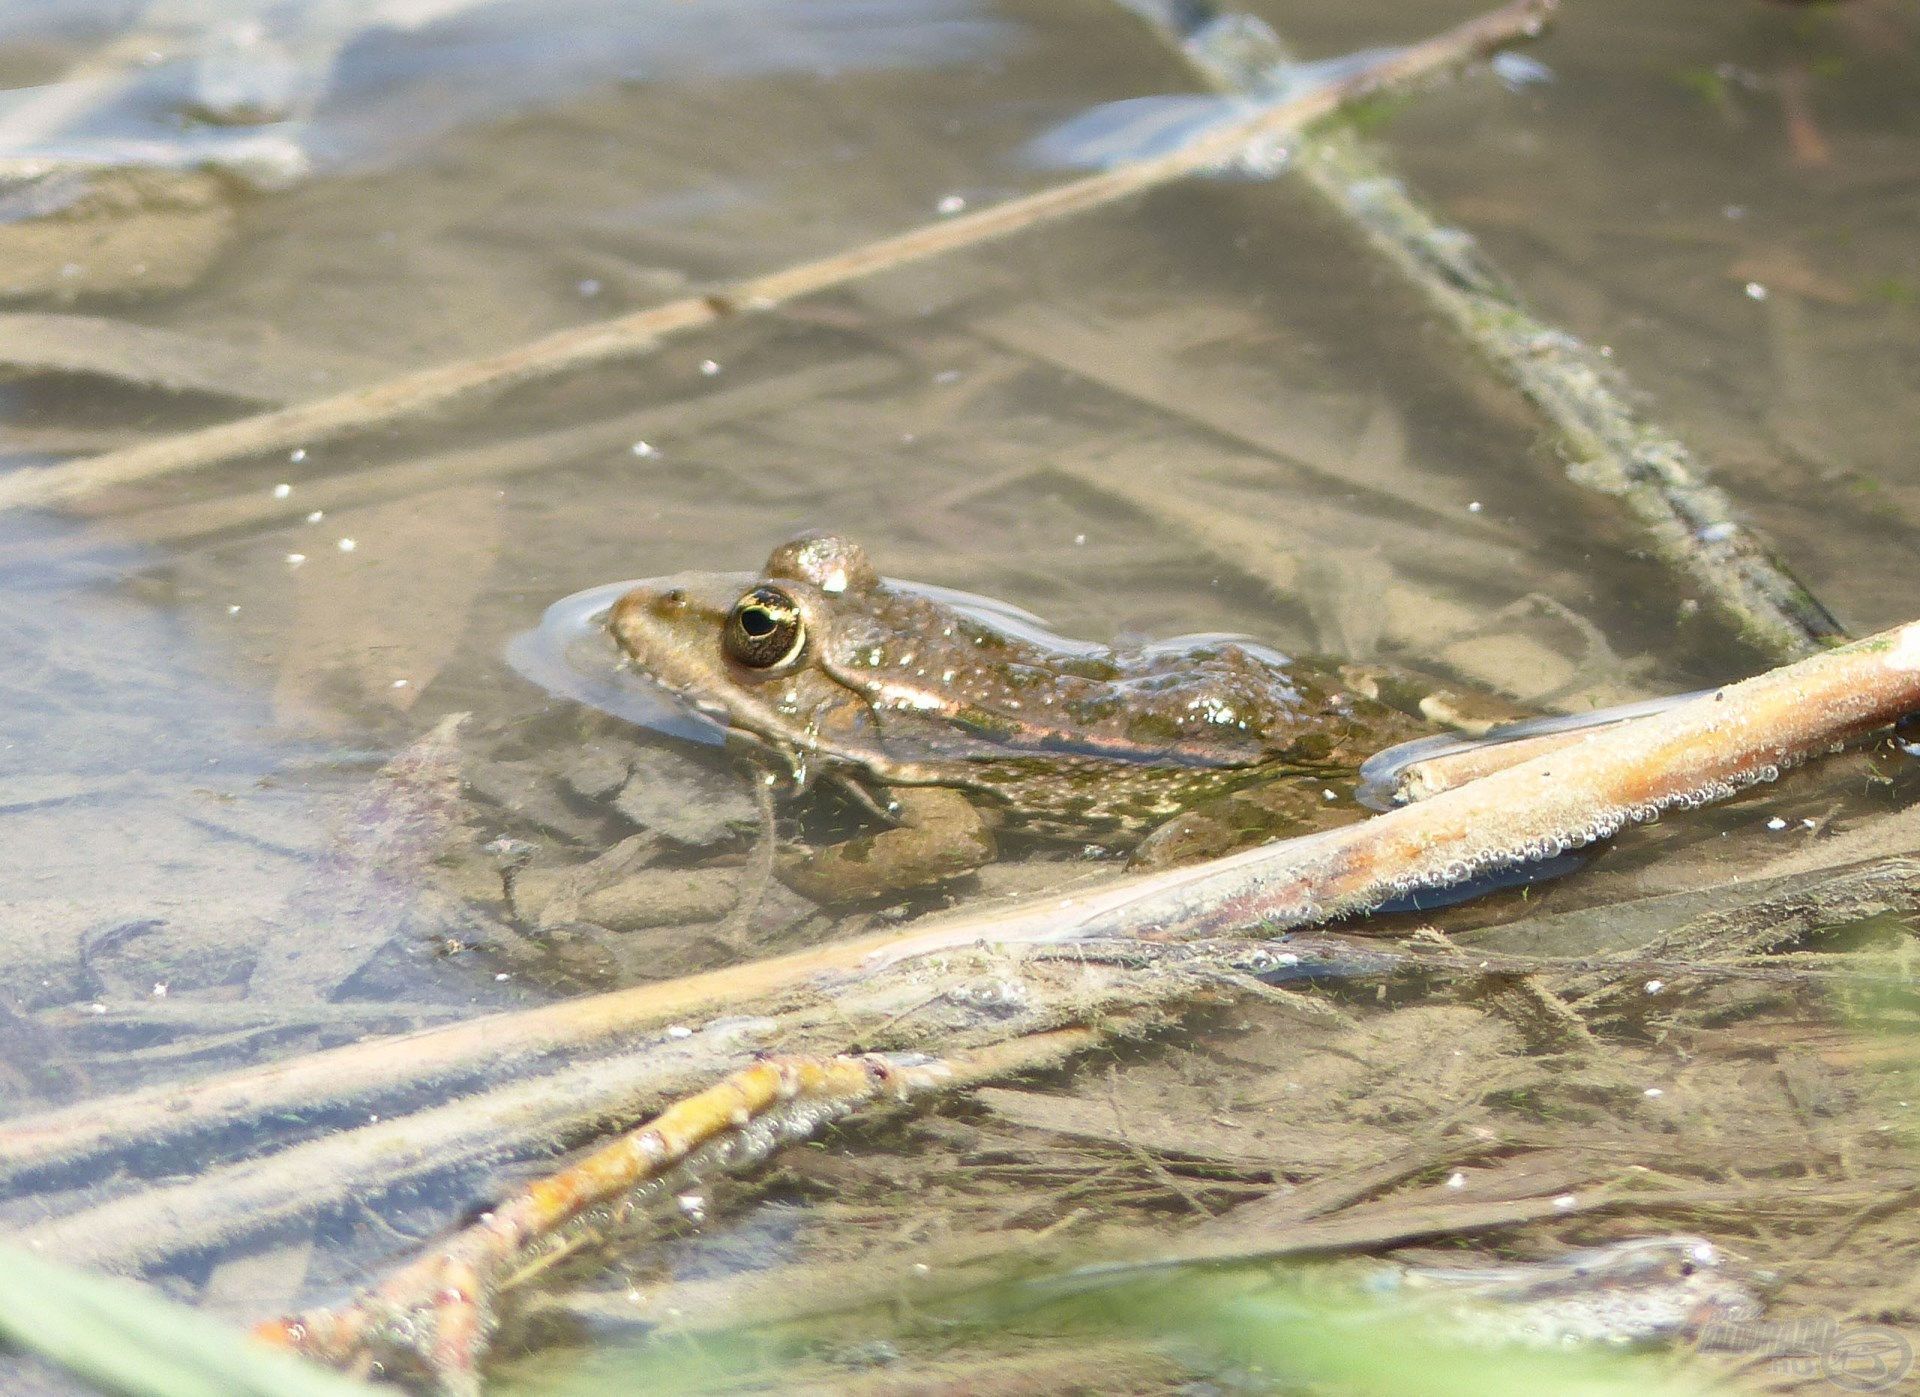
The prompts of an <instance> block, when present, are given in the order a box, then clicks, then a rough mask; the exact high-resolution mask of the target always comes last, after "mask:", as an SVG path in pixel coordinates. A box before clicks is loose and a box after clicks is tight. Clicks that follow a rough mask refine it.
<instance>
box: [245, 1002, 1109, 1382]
mask: <svg viewBox="0 0 1920 1397" xmlns="http://www.w3.org/2000/svg"><path fill="white" fill-rule="evenodd" d="M1098 1040H1099V1035H1098V1034H1097V1033H1096V1032H1095V1031H1094V1030H1092V1029H1086V1028H1073V1029H1064V1030H1060V1031H1058V1032H1053V1033H1044V1034H1038V1035H1035V1036H1034V1037H1031V1038H1024V1039H1018V1040H1015V1041H1013V1042H1010V1043H1004V1044H999V1045H996V1046H994V1047H991V1048H987V1049H984V1050H981V1051H977V1052H973V1053H966V1054H959V1055H955V1056H953V1057H947V1058H918V1057H903V1056H900V1055H898V1054H884V1053H861V1054H838V1055H834V1056H831V1057H806V1056H788V1057H777V1058H768V1059H765V1060H763V1061H760V1062H756V1063H754V1064H752V1065H751V1066H749V1067H745V1068H742V1069H741V1070H739V1071H737V1072H734V1073H732V1074H731V1075H729V1076H728V1077H727V1078H726V1079H725V1080H723V1081H721V1082H719V1083H718V1084H716V1085H714V1086H711V1087H708V1088H707V1089H706V1090H704V1091H701V1092H697V1093H695V1094H694V1095H692V1096H689V1097H686V1098H684V1099H682V1100H680V1101H678V1102H675V1103H674V1104H673V1105H672V1106H669V1107H668V1108H667V1109H666V1110H665V1111H662V1112H661V1113H660V1114H659V1115H657V1116H655V1117H654V1118H653V1119H652V1120H651V1121H649V1122H647V1124H646V1125H644V1126H642V1127H641V1128H639V1129H637V1130H634V1131H632V1132H630V1133H628V1134H626V1135H623V1136H621V1137H620V1138H619V1139H617V1140H615V1141H613V1142H612V1143H610V1144H607V1145H603V1146H601V1147H600V1148H599V1149H597V1150H595V1151H594V1152H593V1153H592V1154H589V1155H588V1156H586V1158H584V1159H581V1160H579V1161H577V1162H576V1163H574V1164H572V1165H569V1166H568V1167H567V1168H565V1169H562V1170H560V1171H559V1172H557V1173H554V1174H551V1175H548V1176H547V1177H546V1178H544V1179H540V1180H538V1181H537V1182H535V1183H532V1184H529V1185H527V1186H526V1187H525V1188H522V1189H520V1190H519V1191H518V1192H516V1193H515V1194H513V1195H512V1196H511V1197H510V1198H508V1199H506V1200H504V1201H503V1202H500V1203H498V1204H496V1205H495V1206H493V1207H492V1208H490V1209H489V1210H488V1211H487V1212H486V1213H485V1214H484V1215H482V1216H481V1217H480V1219H479V1220H478V1221H476V1222H474V1223H473V1224H472V1225H471V1226H469V1227H466V1228H464V1229H462V1230H461V1231H460V1232H458V1233H456V1234H454V1236H452V1237H451V1238H449V1239H448V1240H447V1241H445V1242H443V1243H441V1244H440V1245H439V1246H436V1247H434V1248H433V1249H431V1250H430V1251H428V1252H427V1253H426V1254H425V1255H424V1256H422V1257H420V1258H418V1259H417V1260H415V1261H413V1262H412V1263H410V1264H409V1265H407V1266H404V1267H402V1268H401V1269H400V1270H398V1271H396V1272H395V1273H394V1274H393V1275H392V1276H390V1277H389V1278H388V1279H387V1280H385V1281H384V1282H382V1283H381V1284H380V1285H378V1286H376V1287H374V1288H373V1289H371V1290H369V1291H368V1292H367V1293H365V1294H364V1295H362V1296H360V1297H359V1298H358V1299H356V1300H354V1301H352V1302H351V1303H349V1304H346V1305H343V1306H340V1307H338V1308H335V1309H323V1310H312V1311H308V1312H306V1313H304V1314H300V1315H293V1316H289V1317H287V1318H285V1319H280V1320H274V1321H271V1322H268V1323H266V1324H262V1325H261V1326H260V1327H259V1328H258V1329H257V1330H256V1331H255V1334H256V1336H257V1337H259V1338H263V1339H266V1340H269V1341H270V1342H274V1343H277V1344H281V1345H283V1346H285V1347H288V1348H293V1349H296V1350H298V1351H300V1352H302V1353H304V1354H306V1355H308V1356H309V1357H314V1358H320V1359H324V1360H326V1361H327V1362H330V1363H334V1364H336V1365H339V1366H342V1367H351V1366H355V1365H357V1364H361V1363H364V1362H367V1361H369V1360H373V1361H380V1360H386V1359H390V1358H391V1357H393V1356H395V1355H396V1354H397V1355H399V1356H402V1357H407V1358H412V1359H415V1360H417V1361H420V1362H423V1363H424V1364H425V1365H426V1367H427V1369H428V1371H429V1372H430V1373H431V1375H432V1376H433V1378H434V1379H435V1381H436V1382H437V1383H438V1385H439V1386H440V1388H441V1390H442V1391H445V1392H448V1393H453V1394H462V1395H464V1394H469V1393H476V1392H478V1391H479V1385H478V1384H479V1377H478V1370H479V1364H480V1361H481V1359H482V1358H483V1357H484V1356H485V1354H486V1350H487V1347H488V1344H489V1343H490V1341H491V1339H492V1336H493V1332H494V1330H495V1328H496V1327H497V1325H498V1315H497V1312H496V1301H497V1299H498V1297H499V1294H500V1291H501V1290H502V1288H503V1287H504V1286H505V1285H506V1284H508V1283H509V1282H510V1281H511V1280H512V1279H513V1278H514V1276H515V1274H516V1273H522V1274H524V1273H526V1272H529V1271H533V1270H538V1269H543V1268H544V1267H546V1266H548V1265H550V1264H552V1262H553V1261H554V1260H555V1259H556V1258H557V1257H559V1256H561V1255H564V1254H565V1253H566V1252H567V1251H568V1250H570V1249H571V1248H572V1247H573V1246H575V1245H577V1244H578V1242H579V1241H580V1240H581V1239H582V1237H583V1234H589V1233H591V1232H592V1231H594V1230H597V1229H598V1228H600V1227H604V1226H617V1225H619V1224H620V1223H622V1222H624V1221H626V1220H627V1219H628V1218H630V1217H631V1216H632V1215H633V1213H634V1212H635V1211H636V1210H637V1209H638V1208H640V1207H641V1206H642V1205H644V1204H646V1203H648V1202H650V1201H653V1200H654V1199H656V1198H657V1197H658V1196H659V1195H660V1194H662V1193H663V1192H665V1191H666V1188H667V1187H668V1186H669V1185H671V1184H672V1183H673V1182H674V1181H676V1180H686V1181H689V1182H691V1181H693V1180H695V1179H698V1178H699V1177H700V1176H701V1175H702V1174H703V1173H704V1172H707V1171H710V1170H720V1171H728V1172H732V1171H737V1170H740V1169H742V1168H746V1167H750V1166H752V1165H754V1164H757V1163H758V1162H760V1161H761V1160H763V1159H765V1158H766V1157H767V1156H768V1155H770V1154H771V1153H772V1152H773V1151H775V1150H776V1149H778V1148H780V1147H781V1146H782V1145H785V1144H788V1143H790V1142H793V1141H797V1140H804V1139H809V1138H811V1137H813V1136H814V1135H816V1134H817V1133H818V1132H819V1131H821V1130H822V1129H824V1128H825V1127H826V1126H827V1125H829V1124H831V1123H833V1122H834V1121H837V1120H841V1119H843V1118H845V1117H847V1116H849V1115H851V1114H853V1113H854V1112H855V1111H858V1110H859V1109H861V1108H862V1107H864V1106H867V1105H869V1104H871V1103H873V1102H876V1101H893V1102H904V1101H906V1100H908V1099H909V1098H911V1097H914V1096H919V1095H924V1094H926V1093H928V1092H932V1091H940V1090H950V1089H952V1088H955V1087H959V1086H964V1085H967V1084H970V1083H972V1082H977V1081H981V1080H984V1079H986V1078H989V1077H1004V1076H1008V1075H1011V1074H1014V1073H1017V1072H1021V1071H1026V1070H1030V1069H1032V1068H1034V1067H1038V1066H1043V1065H1047V1064H1050V1063H1053V1062H1057V1061H1059V1060H1060V1059H1062V1058H1064V1057H1067V1056H1069V1055H1071V1054H1073V1053H1076V1052H1079V1051H1080V1050H1082V1049H1083V1048H1085V1047H1088V1046H1089V1045H1091V1044H1092V1043H1094V1042H1097V1041H1098Z"/></svg>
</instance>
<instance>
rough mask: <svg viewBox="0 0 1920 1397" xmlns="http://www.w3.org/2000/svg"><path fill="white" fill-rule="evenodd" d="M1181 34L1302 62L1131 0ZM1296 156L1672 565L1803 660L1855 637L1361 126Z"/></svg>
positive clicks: (1210, 77) (1228, 19) (1263, 63)
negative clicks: (1363, 135) (1405, 179)
mask: <svg viewBox="0 0 1920 1397" xmlns="http://www.w3.org/2000/svg"><path fill="white" fill-rule="evenodd" d="M1120 3H1122V4H1124V5H1125V6H1126V7H1127V8H1128V9H1130V10H1132V11H1134V12H1135V13H1137V14H1139V15H1140V16H1142V17H1143V18H1145V19H1146V20H1147V21H1148V22H1149V23H1150V24H1152V25H1153V26H1154V27H1155V28H1156V29H1158V30H1159V31H1160V32H1161V33H1163V34H1165V35H1167V36H1168V37H1169V38H1171V39H1173V40H1174V41H1175V42H1177V43H1178V45H1179V47H1180V50H1181V52H1182V53H1183V54H1185V55H1186V57H1187V59H1188V61H1189V62H1191V63H1192V64H1193V66H1194V67H1195V68H1196V69H1197V70H1198V71H1199V72H1200V74H1201V75H1202V76H1203V77H1204V78H1205V79H1206V80H1207V82H1208V83H1210V84H1211V85H1212V86H1213V87H1214V88H1215V89H1216V90H1218V91H1222V92H1228V93H1232V94H1235V95H1237V96H1241V97H1247V98H1251V99H1253V100H1256V101H1264V100H1271V99H1272V98H1273V97H1274V96H1275V95H1276V94H1277V93H1281V92H1285V91H1287V90H1288V86H1289V83H1290V82H1292V81H1297V80H1298V79H1297V74H1298V72H1299V69H1298V67H1297V65H1296V64H1295V61H1294V57H1293V55H1292V54H1291V53H1289V52H1288V51H1287V48H1286V46H1285V45H1284V44H1283V43H1281V41H1280V39H1279V37H1278V36H1277V35H1275V34H1274V32H1273V31H1272V30H1271V29H1270V28H1268V27H1267V26H1266V25H1265V24H1264V23H1263V22H1261V21H1260V20H1258V19H1255V18H1253V17H1252V16H1250V15H1244V14H1239V13H1235V12H1233V11H1230V10H1223V9H1216V8H1215V7H1214V6H1212V5H1211V4H1209V3H1206V0H1120ZM1293 168H1295V169H1296V170H1298V171H1299V172H1300V174H1301V176H1302V178H1303V179H1304V180H1305V182H1306V184H1307V187H1308V188H1310V189H1311V190H1313V191H1314V192H1315V193H1316V194H1318V195H1319V196H1320V197H1321V198H1322V199H1324V200H1325V201H1326V202H1327V203H1328V204H1329V205H1331V206H1332V207H1333V208H1334V209H1335V210H1336V211H1337V212H1338V213H1339V214H1341V215H1342V216H1343V217H1344V218H1346V219H1347V220H1349V221H1350V222H1352V223H1353V224H1354V225H1355V226H1357V227H1358V228H1359V229H1360V230H1361V231H1362V232H1363V233H1364V234H1365V235H1366V238H1367V241H1368V242H1369V243H1370V244H1371V245H1372V246H1373V247H1374V249H1375V250H1376V251H1378V252H1379V253H1380V254H1381V255H1382V256H1383V257H1384V259H1385V260H1386V261H1387V262H1389V263H1390V264H1392V265H1393V266H1394V267H1395V268H1397V269H1398V270H1399V271H1400V273H1401V274H1402V275H1403V276H1405V277H1406V279H1407V280H1408V281H1409V282H1410V283H1411V284H1412V285H1413V286H1414V287H1415V289H1417V290H1418V291H1419V292H1420V294H1421V295H1422V296H1423V297H1425V299H1426V301H1427V303H1428V304H1429V305H1430V306H1431V307H1433V309H1434V310H1435V311H1437V312H1438V313H1439V314H1440V315H1441V317H1442V318H1443V319H1445V320H1446V321H1447V322H1448V323H1449V324H1450V325H1452V326H1453V328H1454V329H1455V330H1456V331H1457V332H1458V333H1459V334H1460V335H1461V337H1462V338H1464V339H1466V340H1467V341H1468V342H1469V343H1470V344H1472V345H1473V346H1474V347H1475V348H1476V349H1478V350H1479V351H1480V352H1481V354H1483V355H1484V356H1485V357H1486V358H1487V360H1488V361H1489V362H1490V363H1491V364H1492V365H1493V366H1494V367H1495V368H1496V369H1498V370H1499V371H1500V373H1501V374H1502V375H1504V376H1505V377H1506V378H1507V379H1508V381H1509V382H1511V383H1512V384H1513V385H1514V386H1515V387H1517V388H1518V389H1519V390H1520V391H1521V392H1522V393H1524V394H1526V396H1527V397H1528V398H1529V399H1530V400H1532V402H1533V403H1534V405H1535V406H1536V407H1538V408H1539V409H1540V411H1541V412H1542V413H1543V414H1544V415H1545V416H1546V418H1547V420H1548V421H1550V422H1551V423H1552V424H1553V426H1554V428H1555V430H1556V431H1557V432H1558V433H1559V435H1560V437H1561V439H1562V441H1563V442H1564V444H1565V446H1566V448H1567V449H1568V450H1569V452H1571V454H1572V455H1573V458H1574V464H1573V466H1572V468H1571V470H1570V471H1569V474H1570V475H1571V476H1572V478H1573V479H1574V480H1575V481H1576V482H1577V483H1579V484H1582V485H1585V486H1588V487H1589V488H1591V489H1595V490H1600V491H1603V492H1605V493H1607V494H1610V495H1615V496H1617V497H1619V498H1620V499H1621V500H1622V501H1623V502H1624V503H1625V504H1626V506H1627V508H1628V509H1629V510H1630V511H1631V512H1632V513H1633V515H1634V517H1635V518H1636V519H1638V520H1639V521H1640V524H1641V526H1642V527H1643V528H1645V529H1646V530H1647V532H1648V533H1649V534H1650V535H1651V536H1652V539H1653V544H1654V548H1655V550H1656V551H1657V552H1658V553H1659V555H1660V556H1661V558H1663V559H1664V560H1665V561H1666V563H1667V564H1668V566H1670V567H1672V568H1673V569H1674V570H1675V571H1677V572H1679V573H1681V574H1682V575H1684V576H1686V577H1689V578H1691V579H1692V580H1693V582H1694V583H1695V584H1696V585H1697V586H1699V587H1700V588H1701V589H1702V591H1703V592H1704V593H1705V594H1706V596H1707V598H1708V599H1709V600H1710V601H1711V602H1712V604H1713V605H1714V606H1715V607H1716V608H1717V609H1718V610H1719V611H1720V613H1721V614H1722V615H1723V616H1724V617H1725V618H1726V619H1727V620H1729V621H1730V622H1732V623H1733V625H1734V626H1735V627H1736V628H1737V629H1738V630H1739V632H1740V634H1741V635H1742V636H1743V637H1744V638H1745V639H1746V640H1747V642H1748V643H1749V644H1751V645H1753V646H1754V647H1755V648H1757V649H1758V650H1760V651H1761V652H1762V653H1764V654H1767V655H1771V656H1772V657H1774V658H1775V659H1780V660H1786V659H1793V658H1795V657H1797V656H1800V655H1805V654H1808V653H1810V652H1812V651H1813V650H1816V649H1818V648H1820V647H1821V646H1823V645H1827V644H1830V643H1832V642H1833V641H1835V640H1837V639H1839V638H1841V637H1842V636H1844V634H1845V632H1844V630H1843V629H1842V628H1841V626H1840V623H1839V622H1838V621H1836V620H1835V619H1834V617H1833V615H1832V613H1830V612H1829V611H1828V610H1827V609H1826V607H1824V606H1823V605H1821V603H1820V602H1819V600H1818V599H1817V598H1815V597H1814V596H1813V594H1812V593H1811V592H1809V591H1808V590H1807V588H1806V586H1805V585H1804V584H1803V583H1801V582H1800V581H1799V579H1798V578H1796V577H1794V576H1793V574H1792V572H1791V571H1789V570H1788V568H1787V566H1786V565H1785V564H1784V563H1782V562H1781V561H1780V559H1779V558H1777V557H1775V556H1774V554H1773V552H1772V550H1771V549H1770V548H1768V546H1767V544H1766V543H1765V542H1764V541H1763V540H1761V539H1760V538H1759V537H1758V536H1757V535H1756V534H1754V533H1753V531H1752V530H1750V529H1748V528H1747V527H1746V526H1745V525H1744V524H1742V523H1740V522H1739V521H1738V519H1737V518H1736V514H1735V510H1734V507H1733V502H1732V501H1731V500H1729V499H1728V498H1727V496H1726V495H1725V493H1724V492H1722V491H1721V490H1719V489H1717V488H1715V487H1714V486H1711V485H1708V484H1706V483H1705V482H1704V481H1703V480H1702V479H1701V475H1700V467H1699V462H1698V460H1697V459H1696V458H1695V457H1694V455H1693V453H1692V452H1691V451H1689V450H1688V449H1687V447H1686V445H1685V444H1684V443H1683V442H1681V441H1680V439H1679V438H1678V437H1676V436H1675V435H1674V434H1673V433H1671V432H1669V431H1668V430H1666V429H1665V428H1664V427H1662V426H1660V425H1659V424H1658V423H1655V422H1651V421H1649V420H1647V419H1646V417H1645V416H1643V415H1642V414H1641V413H1640V411H1639V410H1638V409H1636V408H1635V407H1634V406H1633V404H1632V401H1631V396H1632V395H1631V393H1630V391H1629V390H1628V389H1627V387H1626V385H1625V384H1624V382H1623V381H1622V379H1621V377H1620V374H1619V371H1618V370H1617V368H1615V366H1614V365H1613V364H1612V363H1610V362H1609V361H1608V360H1607V359H1605V358H1603V357H1602V356H1601V355H1600V354H1598V353H1596V352H1595V351H1594V350H1593V349H1592V348H1591V347H1589V346H1588V345H1587V344H1585V343H1583V342H1582V341H1581V340H1580V339H1578V338H1577V337H1576V336H1574V335H1571V334H1569V333H1567V332H1566V331H1565V330H1562V329H1559V328H1557V327H1555V326H1552V325H1549V324H1547V323H1546V322H1544V321H1542V320H1540V319H1538V318H1536V317H1535V316H1534V315H1533V314H1532V313H1531V312H1530V311H1528V310H1527V309H1526V307H1525V306H1523V305H1522V304H1521V302H1520V299H1519V297H1518V295H1517V294H1516V293H1515V291H1514V289H1513V287H1512V285H1511V284H1510V283H1509V282H1508V281H1507V279H1506V278H1505V277H1504V276H1502V275H1501V273H1500V272H1499V270H1498V269H1497V268H1495V267H1494V266H1493V265H1492V263H1490V262H1489V261H1488V260H1487V259H1486V257H1485V255H1484V254H1482V253H1481V251H1480V249H1479V247H1478V246H1477V245H1476V244H1475V243H1474V241H1473V239H1472V238H1471V237H1470V236H1468V235H1467V234H1466V233H1464V232H1462V231H1461V230H1460V229H1458V228H1453V227H1449V226H1448V225H1446V224H1445V223H1443V222H1442V221H1441V220H1440V218H1439V217H1438V216H1437V215H1435V214H1434V213H1433V211H1432V210H1430V209H1428V208H1427V207H1426V206H1425V205H1423V204H1421V203H1420V202H1419V201H1418V200H1417V199H1415V198H1414V197H1413V196H1412V195H1411V194H1410V193H1409V192H1408V191H1407V188H1406V186H1405V185H1404V184H1402V183H1401V181H1400V180H1399V179H1398V178H1396V177H1395V176H1394V175H1393V173H1392V171H1391V169H1390V168H1389V167H1388V165H1387V163H1386V162H1385V160H1383V159H1382V157H1381V156H1380V155H1379V154H1378V153H1377V152H1376V151H1375V150H1374V149H1373V148H1372V147H1371V146H1369V145H1368V144H1366V143H1365V142H1363V141H1361V140H1360V139H1358V138H1357V137H1356V136H1355V135H1354V134H1353V133H1352V132H1351V131H1345V130H1336V131H1329V132H1326V133H1309V134H1307V135H1305V136H1303V137H1302V139H1301V141H1300V144H1299V146H1298V148H1297V150H1296V152H1295V157H1294V162H1293Z"/></svg>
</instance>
